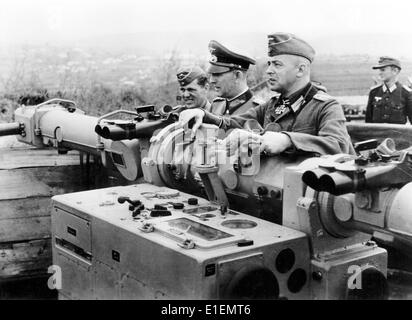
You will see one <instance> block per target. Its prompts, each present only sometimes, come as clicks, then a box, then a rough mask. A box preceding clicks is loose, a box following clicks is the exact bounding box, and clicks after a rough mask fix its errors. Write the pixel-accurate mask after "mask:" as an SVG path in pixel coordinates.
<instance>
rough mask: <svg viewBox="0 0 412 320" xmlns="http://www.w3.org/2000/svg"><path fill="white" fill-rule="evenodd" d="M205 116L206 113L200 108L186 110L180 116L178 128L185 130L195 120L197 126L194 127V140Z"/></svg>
mask: <svg viewBox="0 0 412 320" xmlns="http://www.w3.org/2000/svg"><path fill="white" fill-rule="evenodd" d="M204 116H205V112H204V111H203V110H202V109H199V108H197V109H187V110H184V111H182V112H181V113H180V115H179V122H178V127H180V128H183V127H184V126H186V125H187V124H188V123H189V121H190V120H192V119H195V124H194V125H193V128H192V136H191V138H192V139H193V138H194V137H195V135H196V131H197V129H199V127H200V125H201V124H202V122H203V117H204Z"/></svg>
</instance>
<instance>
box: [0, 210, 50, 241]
mask: <svg viewBox="0 0 412 320" xmlns="http://www.w3.org/2000/svg"><path fill="white" fill-rule="evenodd" d="M50 234H51V218H50V215H49V216H45V217H32V218H20V219H4V220H1V221H0V243H4V242H16V241H25V240H33V239H41V238H48V237H50Z"/></svg>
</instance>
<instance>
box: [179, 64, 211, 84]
mask: <svg viewBox="0 0 412 320" xmlns="http://www.w3.org/2000/svg"><path fill="white" fill-rule="evenodd" d="M202 76H203V77H206V72H204V71H203V69H202V68H200V67H198V66H191V67H183V68H180V69H179V70H178V71H177V74H176V77H177V81H178V82H179V84H180V85H181V86H187V85H188V84H189V83H191V82H192V81H193V80H196V79H197V78H200V77H202Z"/></svg>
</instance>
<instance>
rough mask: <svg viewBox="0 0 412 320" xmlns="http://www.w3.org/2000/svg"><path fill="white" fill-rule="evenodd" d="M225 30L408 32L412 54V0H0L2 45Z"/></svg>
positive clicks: (313, 33)
mask: <svg viewBox="0 0 412 320" xmlns="http://www.w3.org/2000/svg"><path fill="white" fill-rule="evenodd" d="M222 29H223V30H225V31H226V32H232V31H233V32H263V33H272V32H276V31H288V32H293V33H296V34H298V35H300V36H301V37H305V38H309V39H314V38H317V37H320V38H322V37H325V36H326V37H327V36H332V35H336V36H339V35H340V34H353V35H355V34H369V33H374V34H382V35H388V34H389V35H391V34H394V35H398V36H399V35H402V36H403V37H404V38H403V39H405V41H402V42H404V43H402V45H403V48H404V51H405V52H406V51H408V50H409V48H410V49H411V50H410V51H411V56H412V36H410V35H411V34H412V1H411V0H311V1H307V0H236V1H235V0H204V1H199V0H169V1H167V0H145V1H142V0H1V4H0V44H3V45H4V44H8V43H13V42H18V43H19V42H40V41H54V40H56V39H60V40H67V41H71V40H76V39H79V38H84V37H90V36H100V35H107V34H124V33H135V32H139V31H148V30H149V31H156V32H159V34H161V33H162V32H176V33H183V32H186V31H195V32H196V31H207V32H218V31H219V30H222ZM406 39H410V41H407V40H406ZM409 43H411V44H410V45H409ZM389 45H391V44H389ZM405 46H406V47H405ZM404 51H402V52H404Z"/></svg>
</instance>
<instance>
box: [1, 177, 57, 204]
mask: <svg viewBox="0 0 412 320" xmlns="http://www.w3.org/2000/svg"><path fill="white" fill-rule="evenodd" d="M51 195H52V189H51V188H50V187H49V186H48V185H47V184H46V183H44V182H43V181H41V180H39V179H37V178H36V177H35V175H34V173H33V172H32V171H28V170H0V200H9V199H21V198H27V197H35V196H51Z"/></svg>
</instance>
